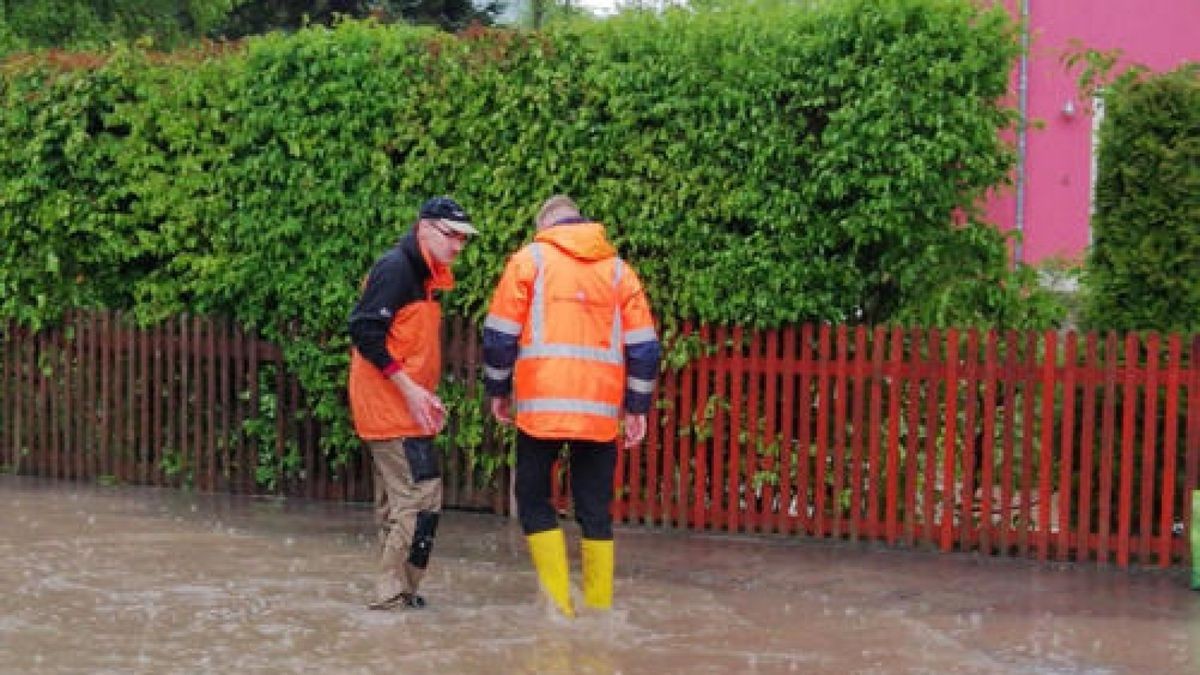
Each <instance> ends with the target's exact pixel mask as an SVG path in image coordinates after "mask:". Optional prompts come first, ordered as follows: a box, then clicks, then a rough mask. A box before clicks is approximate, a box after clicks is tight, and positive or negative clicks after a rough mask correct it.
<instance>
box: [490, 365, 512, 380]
mask: <svg viewBox="0 0 1200 675" xmlns="http://www.w3.org/2000/svg"><path fill="white" fill-rule="evenodd" d="M483 376H484V377H486V378H487V379H489V380H502V381H503V380H507V379H508V378H510V377H512V368H503V369H501V368H493V367H491V366H484V367H483Z"/></svg>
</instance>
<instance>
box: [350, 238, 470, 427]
mask: <svg viewBox="0 0 1200 675" xmlns="http://www.w3.org/2000/svg"><path fill="white" fill-rule="evenodd" d="M453 286H454V277H453V275H452V274H451V273H450V270H449V269H448V268H446V267H445V266H444V265H438V264H436V263H434V262H433V261H431V260H430V258H429V257H428V255H426V253H425V251H424V250H423V249H422V248H421V245H420V243H419V242H418V241H417V238H416V236H415V235H414V234H412V233H410V234H408V235H407V236H405V237H404V238H402V239H401V240H400V241H399V242H398V243H397V244H396V246H395V247H393V248H392V249H390V250H389V251H387V252H386V253H384V254H383V255H382V256H381V257H380V258H379V260H377V261H376V262H375V265H374V266H373V267H372V268H371V272H370V274H368V275H367V280H366V282H365V283H364V284H363V292H362V297H361V298H360V299H359V301H358V304H357V305H355V307H354V311H353V312H351V314H350V340H351V342H352V344H353V349H352V351H351V352H350V387H349V388H350V392H349V393H350V412H351V416H352V417H353V419H354V429H355V431H356V432H358V435H359V436H360V437H361V438H363V439H364V440H368V441H377V440H386V439H391V438H405V437H412V436H427V435H429V432H427V431H425V430H423V429H422V428H421V426H420V425H419V424H417V423H416V422H414V421H413V418H412V416H411V415H410V414H409V411H408V402H407V401H406V400H405V399H404V396H403V395H402V394H401V393H400V390H399V389H397V388H396V385H395V384H393V383H392V381H391V380H390V379H388V378H389V376H390V375H391V374H392V373H394V372H396V371H397V370H400V369H403V370H404V372H405V373H407V374H408V376H409V377H410V378H412V380H413V382H416V383H417V384H419V385H421V386H422V387H424V388H426V389H428V390H429V391H434V390H436V388H437V385H438V381H439V380H440V379H441V374H442V353H441V335H440V329H441V320H442V309H441V305H439V304H438V301H437V299H436V298H435V297H434V291H435V290H443V289H449V288H451V287H453Z"/></svg>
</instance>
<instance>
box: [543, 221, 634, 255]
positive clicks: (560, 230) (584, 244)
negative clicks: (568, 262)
mask: <svg viewBox="0 0 1200 675" xmlns="http://www.w3.org/2000/svg"><path fill="white" fill-rule="evenodd" d="M533 240H534V241H540V242H545V243H547V244H551V245H553V246H555V247H556V248H558V249H559V250H561V251H562V252H564V253H566V254H567V255H569V256H571V257H573V258H576V259H579V260H584V261H587V262H592V261H596V260H604V259H606V258H612V257H614V256H616V255H617V250H616V249H615V248H613V246H612V244H610V243H608V239H606V238H605V236H604V226H603V225H601V224H600V223H592V222H581V223H560V224H558V225H551V226H550V227H548V228H546V229H544V230H542V231H541V232H538V233H537V235H536V236H535V237H534V238H533Z"/></svg>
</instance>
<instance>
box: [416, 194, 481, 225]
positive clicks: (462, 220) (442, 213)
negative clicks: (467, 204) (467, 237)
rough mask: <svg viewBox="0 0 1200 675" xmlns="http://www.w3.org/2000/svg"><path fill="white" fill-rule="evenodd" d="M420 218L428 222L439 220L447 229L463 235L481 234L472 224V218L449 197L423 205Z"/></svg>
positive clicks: (429, 201)
mask: <svg viewBox="0 0 1200 675" xmlns="http://www.w3.org/2000/svg"><path fill="white" fill-rule="evenodd" d="M420 217H421V218H422V219H426V220H437V221H439V222H441V223H442V224H443V225H445V226H446V227H448V228H450V229H451V230H454V231H455V232H461V233H463V234H479V230H477V229H475V226H474V225H472V224H471V217H470V216H468V215H467V212H466V211H465V210H463V207H461V206H459V205H458V202H456V201H454V200H453V199H451V198H449V197H434V198H433V199H430V200H428V201H426V202H425V203H424V204H422V205H421V213H420Z"/></svg>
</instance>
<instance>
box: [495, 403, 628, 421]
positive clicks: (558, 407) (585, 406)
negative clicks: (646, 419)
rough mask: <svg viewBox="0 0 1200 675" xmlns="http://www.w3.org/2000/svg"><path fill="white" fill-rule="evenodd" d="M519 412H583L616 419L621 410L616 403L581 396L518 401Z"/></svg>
mask: <svg viewBox="0 0 1200 675" xmlns="http://www.w3.org/2000/svg"><path fill="white" fill-rule="evenodd" d="M517 412H519V413H523V412H530V413H544V412H551V413H582V414H584V415H599V416H601V417H611V418H613V419H616V417H617V415H618V414H619V413H620V410H619V409H618V408H617V406H615V405H610V404H608V403H598V402H596V401H588V400H585V399H580V398H532V399H525V400H523V401H517Z"/></svg>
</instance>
